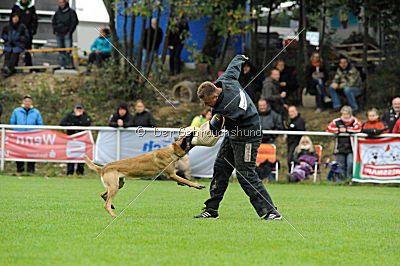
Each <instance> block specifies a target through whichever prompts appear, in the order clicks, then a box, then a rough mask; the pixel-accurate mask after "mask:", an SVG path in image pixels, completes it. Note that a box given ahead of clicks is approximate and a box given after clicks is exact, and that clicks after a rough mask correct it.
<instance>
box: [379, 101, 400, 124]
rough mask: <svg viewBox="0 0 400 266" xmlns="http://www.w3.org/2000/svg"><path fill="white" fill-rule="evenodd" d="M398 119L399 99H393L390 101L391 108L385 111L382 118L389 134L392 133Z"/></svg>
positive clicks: (399, 110) (399, 114)
mask: <svg viewBox="0 0 400 266" xmlns="http://www.w3.org/2000/svg"><path fill="white" fill-rule="evenodd" d="M399 118H400V97H395V98H394V99H393V100H392V108H390V110H389V111H387V112H386V113H385V114H384V115H383V117H382V121H383V122H385V123H386V124H387V125H388V128H389V132H392V131H393V128H394V125H395V124H396V122H397V121H398V120H400V119H399Z"/></svg>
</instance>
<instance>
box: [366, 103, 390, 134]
mask: <svg viewBox="0 0 400 266" xmlns="http://www.w3.org/2000/svg"><path fill="white" fill-rule="evenodd" d="M367 116H368V122H365V123H364V124H363V125H362V129H361V132H362V133H365V134H368V137H369V138H373V137H375V136H377V135H379V134H383V133H389V130H388V127H387V125H386V124H385V122H382V121H380V119H379V114H378V110H377V109H376V108H372V109H370V110H369V111H368V112H367Z"/></svg>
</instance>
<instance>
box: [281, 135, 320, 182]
mask: <svg viewBox="0 0 400 266" xmlns="http://www.w3.org/2000/svg"><path fill="white" fill-rule="evenodd" d="M293 161H294V162H295V163H296V166H295V167H294V168H293V170H292V172H291V173H290V174H288V180H289V182H299V181H301V180H304V179H306V178H307V176H308V175H309V174H312V173H313V172H314V166H315V163H316V162H317V161H318V154H317V153H316V152H315V149H314V145H313V144H312V141H311V139H310V138H309V137H308V136H303V137H302V138H301V139H300V142H299V145H298V146H297V147H296V149H295V151H294V154H293Z"/></svg>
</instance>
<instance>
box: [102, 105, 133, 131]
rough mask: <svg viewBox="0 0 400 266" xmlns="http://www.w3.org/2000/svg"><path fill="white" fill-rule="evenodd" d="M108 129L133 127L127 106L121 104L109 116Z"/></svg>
mask: <svg viewBox="0 0 400 266" xmlns="http://www.w3.org/2000/svg"><path fill="white" fill-rule="evenodd" d="M108 126H110V127H125V128H126V127H133V116H132V115H131V114H130V112H129V108H128V104H126V103H121V104H120V105H119V106H118V108H117V111H116V112H115V113H113V114H112V115H111V116H110V119H109V121H108Z"/></svg>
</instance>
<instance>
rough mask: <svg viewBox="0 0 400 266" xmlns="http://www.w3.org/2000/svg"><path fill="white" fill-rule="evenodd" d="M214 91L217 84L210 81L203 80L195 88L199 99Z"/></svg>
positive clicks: (208, 95) (212, 93)
mask: <svg viewBox="0 0 400 266" xmlns="http://www.w3.org/2000/svg"><path fill="white" fill-rule="evenodd" d="M216 92H217V86H215V85H214V83H212V82H210V81H205V82H203V83H201V84H200V86H199V88H198V89H197V96H199V98H200V99H203V98H204V97H211V96H213V95H214V93H216Z"/></svg>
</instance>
